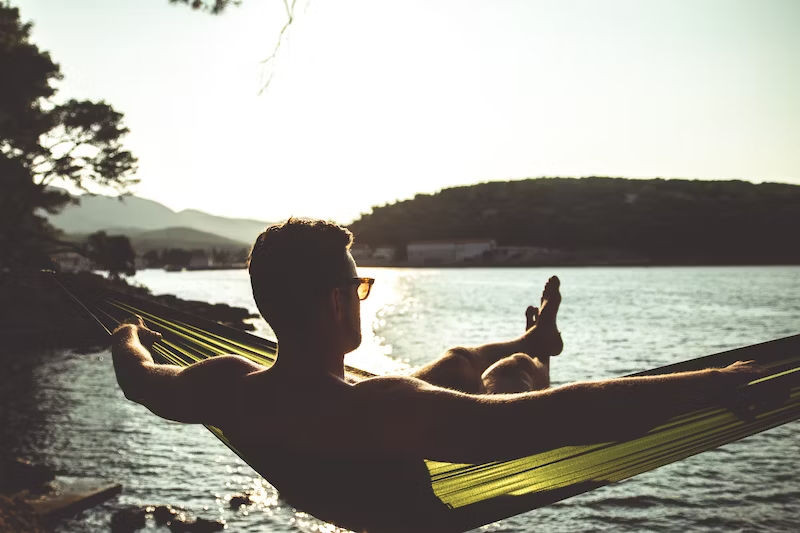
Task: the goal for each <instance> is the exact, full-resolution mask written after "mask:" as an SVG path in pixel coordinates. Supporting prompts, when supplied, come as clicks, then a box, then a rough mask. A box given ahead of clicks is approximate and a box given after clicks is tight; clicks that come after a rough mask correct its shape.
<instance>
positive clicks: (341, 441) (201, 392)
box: [112, 219, 758, 532]
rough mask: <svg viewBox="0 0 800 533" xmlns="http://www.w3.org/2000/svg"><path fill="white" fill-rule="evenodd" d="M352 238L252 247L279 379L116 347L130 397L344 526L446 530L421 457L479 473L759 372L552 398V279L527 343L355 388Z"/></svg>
mask: <svg viewBox="0 0 800 533" xmlns="http://www.w3.org/2000/svg"><path fill="white" fill-rule="evenodd" d="M351 242H352V236H351V234H350V232H349V231H347V230H346V229H344V228H341V227H339V226H336V225H334V224H330V223H326V222H322V221H309V220H297V219H291V220H289V221H287V222H286V223H284V224H279V225H273V226H270V227H269V228H267V230H266V231H264V233H262V234H261V235H260V236H259V237H258V239H257V241H256V243H255V245H254V247H253V250H252V253H251V257H250V263H249V270H250V276H251V282H252V287H253V296H254V298H255V300H256V304H257V305H258V308H259V310H260V311H261V314H262V315H263V316H264V318H265V319H266V320H267V321H268V322H269V323H270V325H271V326H272V328H273V330H274V331H275V334H276V336H277V337H278V346H279V356H278V358H277V361H276V363H275V364H274V365H273V366H272V367H271V368H269V369H267V368H264V367H262V366H259V365H257V364H255V363H253V362H251V361H249V360H247V359H245V358H242V357H238V356H233V355H231V356H219V357H214V358H212V359H209V360H205V361H201V362H199V363H196V364H194V365H191V366H189V367H187V368H180V367H177V366H170V365H157V364H154V363H153V359H152V357H151V356H150V353H149V351H148V348H149V347H150V345H151V344H152V343H153V342H155V341H156V340H157V339H158V338H159V334H158V333H156V332H154V331H151V330H149V329H148V328H146V327H145V325H144V323H143V322H142V321H141V319H139V320H138V321H137V322H136V323H134V324H124V325H121V326H120V327H119V328H118V329H117V330H116V331H115V332H114V337H113V338H114V341H113V349H112V354H113V359H114V368H115V371H116V374H117V380H118V381H119V384H120V386H121V388H122V390H123V391H124V393H125V396H126V397H127V398H128V399H130V400H133V401H136V402H138V403H141V404H142V405H144V406H145V407H147V408H148V409H150V410H151V411H152V412H153V413H155V414H157V415H159V416H161V417H164V418H167V419H170V420H176V421H179V422H185V423H202V424H207V425H212V426H215V427H218V428H220V429H222V431H223V432H224V433H225V435H226V436H227V437H228V438H229V439H230V441H231V442H232V444H233V445H234V446H235V447H236V448H237V449H239V450H240V451H242V452H243V453H244V454H245V455H247V456H248V458H253V457H257V458H258V459H257V460H256V461H255V462H254V463H253V464H252V466H253V467H254V468H255V469H256V470H257V471H258V472H259V473H260V474H261V475H263V476H264V477H265V478H266V479H267V481H269V482H270V483H271V484H272V485H274V486H275V487H276V488H277V489H278V490H279V491H280V494H281V497H282V498H283V499H284V500H286V501H287V502H288V503H290V504H291V505H293V506H294V507H296V508H299V509H302V510H304V511H307V512H309V513H311V514H313V515H314V516H316V517H318V518H320V519H323V520H326V521H330V522H333V523H335V524H337V525H340V526H342V527H346V528H348V529H353V530H356V531H370V532H374V531H398V532H399V531H442V530H443V529H445V528H444V527H443V524H444V517H445V515H446V512H447V510H446V508H445V507H444V505H443V504H442V503H441V501H439V500H438V499H437V498H436V496H435V495H434V494H433V492H432V490H431V487H430V478H429V474H428V471H427V468H426V467H425V464H424V461H423V459H433V460H439V461H448V462H456V463H483V462H488V461H497V460H504V459H513V458H517V457H522V456H526V455H530V454H533V453H536V452H539V451H543V450H548V449H552V448H554V447H558V446H565V445H579V444H589V443H594V442H605V441H609V440H615V439H620V438H627V437H630V436H631V435H635V434H639V433H643V432H645V431H647V430H648V429H650V428H652V427H654V426H655V425H658V424H659V423H661V422H663V421H666V420H667V419H669V418H670V417H672V416H674V415H675V414H677V413H678V412H680V410H681V409H683V408H685V407H686V405H687V403H689V404H692V405H699V404H703V403H705V402H708V401H709V400H710V398H711V397H712V396H714V395H717V394H724V393H725V392H728V391H733V390H734V389H735V388H736V387H738V386H739V385H742V384H744V383H747V382H748V381H750V380H752V379H754V377H755V376H757V374H758V370H757V369H756V368H754V366H753V365H752V364H749V363H741V362H740V363H736V364H734V365H731V366H729V367H726V368H723V369H708V370H702V371H698V372H686V373H681V374H672V375H667V376H653V377H635V378H619V379H612V380H606V381H598V382H586V383H575V384H571V385H566V386H562V387H557V388H549V385H550V379H549V358H550V357H551V356H554V355H558V353H560V352H561V349H562V343H561V338H560V336H559V333H558V330H557V328H556V314H557V311H558V306H559V304H560V301H561V296H560V293H559V281H558V279H557V278H555V277H554V278H551V279H550V281H549V282H548V283H547V285H546V286H545V290H544V292H543V295H542V300H541V304H540V309H537V308H534V307H529V308H528V309H527V311H526V317H527V328H526V331H525V333H524V334H522V335H521V336H520V337H518V338H516V339H513V340H510V341H506V342H498V343H492V344H486V345H482V346H477V347H471V348H465V347H457V348H452V349H450V350H448V351H447V353H445V355H444V356H442V357H441V358H440V359H438V360H436V361H434V362H433V363H431V364H429V365H428V366H426V367H424V368H422V369H420V370H418V371H417V372H415V373H414V374H413V375H412V376H382V377H376V378H372V379H367V380H364V381H361V382H359V383H356V384H351V383H348V382H347V381H346V380H345V374H344V356H345V354H346V353H348V352H351V351H352V350H354V349H355V348H357V347H358V346H359V344H360V342H361V326H360V302H359V301H360V300H362V299H364V298H366V297H367V296H368V294H369V290H370V287H371V285H372V283H373V281H374V280H370V279H368V278H360V277H358V273H357V270H356V263H355V261H354V260H353V258H352V256H351V255H350V253H349V251H348V249H349V246H350V244H351ZM231 405H235V406H237V408H236V409H231V408H230V406H231ZM243 405H244V406H247V408H245V409H242V408H240V407H238V406H243Z"/></svg>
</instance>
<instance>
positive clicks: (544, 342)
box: [412, 276, 563, 394]
mask: <svg viewBox="0 0 800 533" xmlns="http://www.w3.org/2000/svg"><path fill="white" fill-rule="evenodd" d="M559 285H560V282H559V280H558V278H557V277H555V276H554V277H552V278H550V280H549V281H548V282H547V284H546V285H545V289H544V292H543V293H542V299H541V313H539V312H538V310H537V309H536V308H535V307H528V309H527V311H526V313H525V314H526V317H527V326H528V327H527V331H526V332H525V334H524V335H523V336H522V337H520V338H518V339H515V340H512V341H508V342H499V343H493V344H485V345H483V346H477V347H474V348H463V347H458V348H451V349H450V350H448V351H447V353H445V355H444V356H442V357H441V358H439V359H437V360H436V361H434V362H432V363H430V364H428V365H426V366H425V367H423V368H421V369H419V370H417V371H416V372H415V373H414V374H412V375H413V376H414V377H416V378H418V379H421V380H423V381H427V382H428V383H430V384H432V385H437V386H439V387H445V388H448V389H454V390H459V391H462V392H466V393H469V394H481V393H484V392H487V388H486V384H485V383H484V379H483V378H484V374H485V373H486V372H487V371H488V370H489V369H490V368H491V367H493V366H494V365H496V364H497V363H499V362H503V361H504V360H505V359H507V358H510V357H511V356H514V357H515V360H516V359H520V358H519V357H516V355H517V354H526V356H530V357H529V359H531V358H535V359H532V362H534V365H535V366H536V368H537V369H538V371H537V374H536V378H535V382H536V383H537V384H541V383H543V378H542V377H541V374H542V372H543V371H544V370H545V369H547V370H548V372H547V380H546V381H547V383H549V357H550V356H553V355H558V354H559V353H561V350H562V349H563V343H562V341H561V335H560V334H559V333H558V328H557V326H556V315H557V313H558V307H559V305H560V303H561V294H560V292H559V290H558V289H559ZM515 360H509V361H505V362H503V364H502V365H500V368H501V369H502V370H498V371H496V372H494V373H493V374H491V375H490V377H491V378H492V380H493V382H498V383H499V381H503V380H502V379H501V376H506V375H507V374H509V373H513V369H519V370H521V371H523V372H524V371H526V368H527V367H528V365H526V363H525V361H524V360H519V361H516V362H515ZM543 360H547V363H546V364H545V363H542V361H543ZM522 379H526V378H522ZM498 387H499V384H498Z"/></svg>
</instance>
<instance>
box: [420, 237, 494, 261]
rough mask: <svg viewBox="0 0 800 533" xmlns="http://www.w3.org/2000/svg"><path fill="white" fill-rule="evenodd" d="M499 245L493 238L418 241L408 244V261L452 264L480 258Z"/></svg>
mask: <svg viewBox="0 0 800 533" xmlns="http://www.w3.org/2000/svg"><path fill="white" fill-rule="evenodd" d="M496 247H497V244H496V243H495V241H494V240H493V239H464V240H453V241H417V242H411V243H409V244H408V247H407V249H406V250H407V252H408V262H409V263H411V264H415V265H451V264H459V263H465V262H469V261H470V260H472V259H479V258H481V257H482V256H483V254H484V253H486V252H491V251H492V250H494V249H495V248H496Z"/></svg>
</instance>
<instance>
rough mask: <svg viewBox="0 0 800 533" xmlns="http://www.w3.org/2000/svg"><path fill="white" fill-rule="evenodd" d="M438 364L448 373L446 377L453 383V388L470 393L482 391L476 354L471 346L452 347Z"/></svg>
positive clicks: (443, 371) (441, 369)
mask: <svg viewBox="0 0 800 533" xmlns="http://www.w3.org/2000/svg"><path fill="white" fill-rule="evenodd" d="M436 366H437V367H438V369H439V370H440V371H441V372H442V373H446V378H445V379H446V381H448V382H449V383H451V385H450V386H451V388H455V389H458V390H461V391H463V392H469V393H473V392H478V391H480V388H481V378H480V374H479V371H478V369H477V366H476V361H475V354H474V353H473V352H472V351H471V350H470V349H469V348H464V347H461V346H458V347H456V348H450V349H449V350H447V352H445V354H444V355H443V356H442V357H441V359H440V360H439V361H438V362H437V365H436ZM443 377H444V376H443Z"/></svg>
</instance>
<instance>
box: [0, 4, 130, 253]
mask: <svg viewBox="0 0 800 533" xmlns="http://www.w3.org/2000/svg"><path fill="white" fill-rule="evenodd" d="M31 28H32V24H31V23H30V22H27V23H23V22H22V21H21V19H20V14H19V9H17V8H13V7H11V6H10V4H9V3H7V2H6V3H2V1H0V79H2V80H3V82H2V83H0V268H3V267H36V266H40V265H42V264H43V261H42V259H43V258H46V257H47V255H48V253H49V252H51V251H54V249H55V248H57V247H62V248H63V247H64V243H62V242H60V241H59V240H58V238H57V233H56V232H55V230H54V229H53V227H52V226H50V224H49V223H48V221H47V219H46V218H45V216H44V215H45V213H49V214H55V213H58V212H59V211H60V210H61V209H62V208H63V207H64V206H66V205H67V204H69V203H76V202H77V200H76V199H74V198H73V197H72V196H70V195H69V194H68V193H67V192H66V191H64V190H62V189H55V188H53V187H51V186H50V185H52V184H53V183H56V182H58V181H61V183H66V184H71V185H72V186H74V187H76V188H78V189H80V190H83V191H85V192H89V189H87V186H90V185H92V184H94V185H99V186H101V187H103V188H105V189H112V190H115V191H116V192H118V193H120V194H126V193H127V192H129V189H130V187H131V186H132V185H134V184H135V183H137V182H138V180H136V179H135V178H133V177H132V176H133V174H134V172H135V170H136V158H135V157H134V156H133V155H132V154H131V153H130V152H129V151H127V150H125V149H124V148H123V146H122V138H123V137H124V136H125V135H126V134H127V133H128V129H127V128H125V127H124V126H123V125H122V114H121V113H119V112H117V111H115V110H114V109H113V108H112V107H111V106H110V105H108V104H106V103H105V102H102V101H101V102H91V101H88V100H83V101H81V100H74V99H73V100H69V101H66V102H58V101H57V100H56V99H55V95H56V92H57V89H56V88H55V86H54V83H55V82H56V81H58V80H60V79H62V75H61V70H60V67H59V65H58V64H57V63H55V62H54V61H53V60H52V59H51V58H50V54H49V53H48V52H44V51H41V50H39V48H38V47H37V46H36V45H35V44H33V43H31V42H30V33H31Z"/></svg>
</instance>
